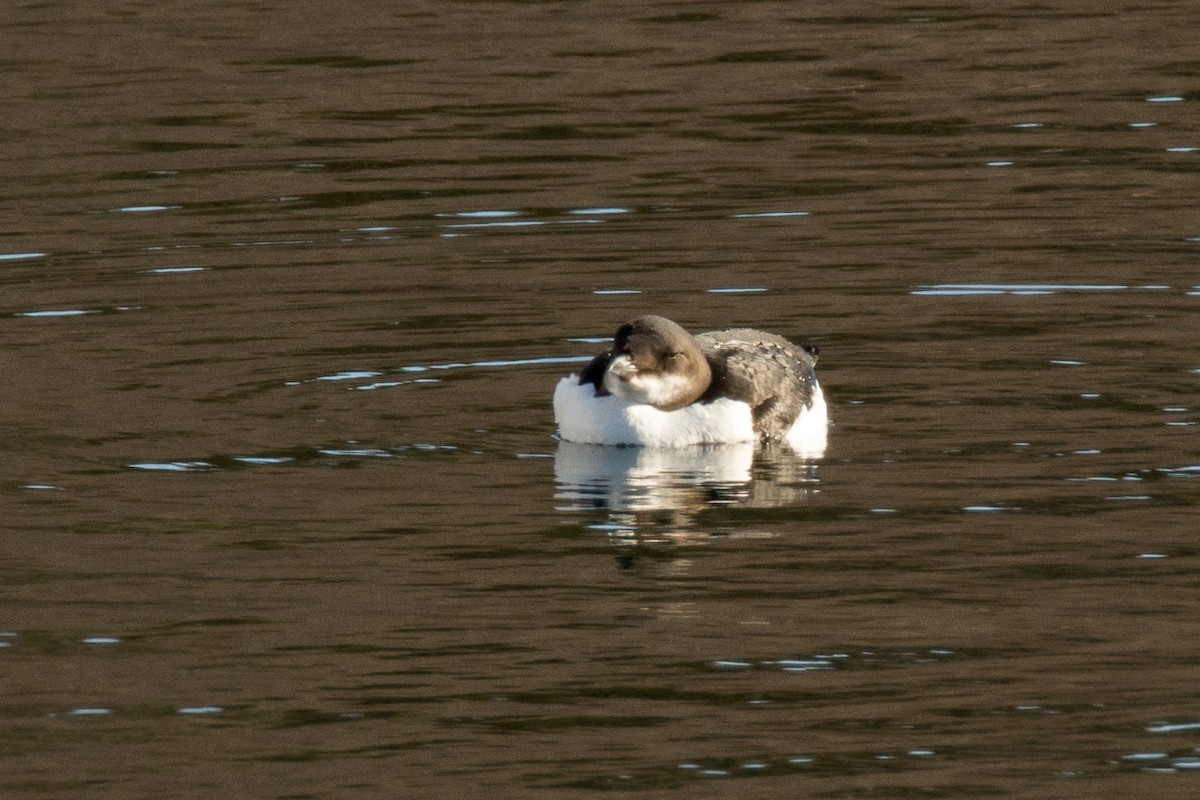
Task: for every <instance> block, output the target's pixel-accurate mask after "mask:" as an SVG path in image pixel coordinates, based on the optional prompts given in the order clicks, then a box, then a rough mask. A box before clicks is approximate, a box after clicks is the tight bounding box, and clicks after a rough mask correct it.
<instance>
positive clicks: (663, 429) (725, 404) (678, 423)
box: [554, 375, 757, 447]
mask: <svg viewBox="0 0 1200 800" xmlns="http://www.w3.org/2000/svg"><path fill="white" fill-rule="evenodd" d="M595 395H596V391H595V388H594V387H593V386H592V385H591V384H590V383H588V384H584V385H583V386H580V385H579V381H578V380H577V379H576V378H575V376H574V375H572V376H570V377H567V378H563V379H562V380H560V381H559V382H558V386H557V387H556V388H555V390H554V419H555V421H556V422H557V423H558V434H559V436H561V437H562V438H563V439H565V440H566V441H568V442H583V443H586V444H640V445H647V446H650V447H687V446H689V445H695V444H727V443H732V442H752V441H754V440H755V439H756V438H757V435H756V434H755V432H754V423H753V420H752V418H751V416H750V406H749V405H747V404H746V403H743V402H740V401H737V400H728V399H720V400H717V401H715V402H712V403H703V404H699V403H697V404H693V405H690V406H686V407H684V408H681V409H679V410H677V411H659V410H658V409H657V408H655V407H654V406H649V405H645V404H643V403H631V402H629V401H628V400H623V399H622V398H620V397H616V396H615V395H609V396H607V397H596V396H595Z"/></svg>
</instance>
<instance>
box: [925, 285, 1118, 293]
mask: <svg viewBox="0 0 1200 800" xmlns="http://www.w3.org/2000/svg"><path fill="white" fill-rule="evenodd" d="M1129 288H1131V287H1129V286H1126V285H1124V284H1115V283H1114V284H1090V283H935V284H923V285H920V286H917V287H916V288H915V289H913V290H912V294H914V295H930V296H955V295H986V294H1013V295H1037V294H1057V293H1059V292H1119V291H1124V290H1126V289H1129Z"/></svg>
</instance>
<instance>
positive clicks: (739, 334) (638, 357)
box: [554, 314, 828, 456]
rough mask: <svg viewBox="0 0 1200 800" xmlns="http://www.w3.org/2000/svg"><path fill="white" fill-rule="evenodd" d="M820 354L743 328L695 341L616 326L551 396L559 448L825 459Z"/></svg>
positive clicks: (666, 326)
mask: <svg viewBox="0 0 1200 800" xmlns="http://www.w3.org/2000/svg"><path fill="white" fill-rule="evenodd" d="M819 354H820V349H819V348H818V347H817V346H816V345H811V344H793V343H792V342H790V341H788V340H787V339H785V338H783V337H782V336H777V335H775V334H772V333H766V332H763V331H759V330H754V329H751V328H729V329H724V330H716V331H709V332H707V333H701V334H697V335H695V336H693V335H691V334H690V333H688V332H687V331H686V330H684V328H683V327H682V326H680V325H679V324H678V323H675V322H673V321H671V320H669V319H667V318H666V317H661V316H657V315H653V314H651V315H646V316H642V317H638V318H637V319H634V320H631V321H630V322H627V323H625V324H624V325H621V326H620V328H618V329H617V332H616V335H615V336H614V337H613V341H612V346H611V347H609V348H608V349H607V350H605V351H604V352H602V353H600V354H598V355H597V356H596V357H595V358H593V359H592V360H591V362H590V363H588V365H587V366H586V367H584V368H583V370H582V371H581V372H580V374H579V375H578V376H576V375H570V376H567V377H564V378H562V379H560V380H559V382H558V384H557V386H556V387H555V390H554V416H555V421H556V423H557V425H558V435H559V437H560V438H561V439H563V440H564V441H568V442H582V443H588V444H601V445H644V446H649V447H689V446H693V445H707V444H732V443H739V442H763V443H774V442H784V443H787V444H788V445H790V446H791V447H792V448H793V449H794V450H796V451H798V452H801V453H802V454H805V455H814V456H819V455H822V454H823V453H824V450H825V446H826V438H827V433H828V412H827V409H826V404H825V397H824V394H823V393H822V391H821V386H820V384H819V383H818V382H817V375H816V371H815V367H816V363H817V357H818V355H819Z"/></svg>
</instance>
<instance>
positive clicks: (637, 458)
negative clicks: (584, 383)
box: [554, 442, 818, 571]
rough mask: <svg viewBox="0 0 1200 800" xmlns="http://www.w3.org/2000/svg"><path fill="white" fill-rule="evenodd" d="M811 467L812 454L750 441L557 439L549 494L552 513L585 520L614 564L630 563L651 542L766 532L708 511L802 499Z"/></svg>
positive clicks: (811, 486)
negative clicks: (677, 444)
mask: <svg viewBox="0 0 1200 800" xmlns="http://www.w3.org/2000/svg"><path fill="white" fill-rule="evenodd" d="M817 470H818V465H817V461H816V460H815V459H813V458H808V457H804V456H801V455H800V454H798V453H796V452H795V451H793V450H791V449H789V448H786V447H777V448H776V447H765V448H764V447H756V445H754V444H753V443H742V444H725V445H703V446H696V447H686V448H670V449H666V448H652V447H606V446H602V445H589V444H578V443H575V442H559V445H558V450H557V451H556V453H555V455H554V477H555V484H556V486H555V500H556V501H557V509H558V510H559V511H560V512H564V513H571V514H580V515H582V516H584V517H585V518H590V522H589V523H588V527H589V528H591V529H592V530H596V531H600V532H602V533H604V534H605V536H607V537H608V539H609V541H610V542H611V543H612V544H613V545H614V546H615V547H617V548H618V553H617V563H618V565H619V566H621V567H625V568H634V567H637V566H645V565H642V564H639V562H640V561H641V555H644V554H645V550H646V548H647V547H650V548H651V549H653V545H664V544H666V545H698V544H705V543H707V542H709V541H711V540H713V539H714V538H755V537H762V536H768V535H770V534H765V533H762V532H761V531H754V530H749V529H746V528H744V527H741V526H734V525H731V524H729V517H728V515H723V514H719V513H716V514H714V511H716V510H718V509H734V508H783V507H787V506H792V505H799V504H803V503H805V502H806V501H807V500H808V499H809V498H811V497H812V495H814V494H815V493H816V492H817V491H818V479H817ZM714 516H716V517H717V519H716V520H713V519H711V518H712V517H714ZM722 520H724V522H722ZM680 566H681V564H679V563H673V564H662V563H660V564H659V565H658V567H659V568H660V570H659V571H661V568H667V569H668V570H674V569H676V568H679V567H680Z"/></svg>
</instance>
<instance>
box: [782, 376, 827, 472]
mask: <svg viewBox="0 0 1200 800" xmlns="http://www.w3.org/2000/svg"><path fill="white" fill-rule="evenodd" d="M784 438H785V439H787V443H788V444H790V445H791V446H792V449H793V450H795V451H796V452H797V453H799V454H800V455H801V456H804V457H805V458H820V457H821V456H823V455H825V442H826V440H827V439H828V438H829V411H828V409H827V408H826V407H825V393H824V392H822V391H821V385H820V384H817V383H814V384H813V396H812V403H811V404H810V405H809V407H808V408H805V409H803V410H801V412H800V416H798V417H796V421H795V422H793V423H792V427H790V428H788V432H787V435H786V436H785V437H784Z"/></svg>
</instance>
